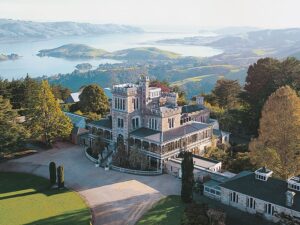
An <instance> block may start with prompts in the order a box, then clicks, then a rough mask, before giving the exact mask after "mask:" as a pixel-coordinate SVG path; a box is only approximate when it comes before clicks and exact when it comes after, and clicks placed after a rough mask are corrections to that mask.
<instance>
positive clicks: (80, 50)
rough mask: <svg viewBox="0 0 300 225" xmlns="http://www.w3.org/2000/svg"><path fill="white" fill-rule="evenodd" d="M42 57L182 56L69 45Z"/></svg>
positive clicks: (45, 52)
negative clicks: (111, 50)
mask: <svg viewBox="0 0 300 225" xmlns="http://www.w3.org/2000/svg"><path fill="white" fill-rule="evenodd" d="M37 55H38V56H40V57H44V56H49V57H57V58H66V59H75V58H86V59H88V58H111V59H119V60H132V61H146V60H171V59H178V58H180V57H181V56H180V55H179V54H177V53H174V52H170V51H165V50H161V49H158V48H153V47H141V48H129V49H124V50H120V51H115V52H107V51H105V50H103V49H97V48H93V47H90V46H88V45H83V44H67V45H63V46H60V47H58V48H53V49H43V50H40V51H39V53H38V54H37Z"/></svg>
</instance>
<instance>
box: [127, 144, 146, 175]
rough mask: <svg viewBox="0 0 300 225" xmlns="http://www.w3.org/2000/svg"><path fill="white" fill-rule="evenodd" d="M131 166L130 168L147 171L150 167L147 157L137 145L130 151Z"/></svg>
mask: <svg viewBox="0 0 300 225" xmlns="http://www.w3.org/2000/svg"><path fill="white" fill-rule="evenodd" d="M129 166H130V168H133V169H141V170H145V169H147V167H148V160H147V156H146V155H145V154H143V153H142V152H141V151H140V150H139V148H138V147H137V146H136V145H134V146H133V147H132V148H131V150H130V154H129Z"/></svg>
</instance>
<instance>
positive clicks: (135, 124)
mask: <svg viewBox="0 0 300 225" xmlns="http://www.w3.org/2000/svg"><path fill="white" fill-rule="evenodd" d="M131 122H132V128H133V129H135V128H138V127H139V126H140V124H139V122H140V120H139V118H138V117H136V118H133V119H132V120H131Z"/></svg>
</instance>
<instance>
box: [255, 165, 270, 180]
mask: <svg viewBox="0 0 300 225" xmlns="http://www.w3.org/2000/svg"><path fill="white" fill-rule="evenodd" d="M272 174H273V171H272V170H269V169H267V168H266V167H262V168H259V169H258V170H256V171H255V179H256V180H261V181H267V180H268V178H269V177H271V176H272Z"/></svg>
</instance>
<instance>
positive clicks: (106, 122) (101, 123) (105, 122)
mask: <svg viewBox="0 0 300 225" xmlns="http://www.w3.org/2000/svg"><path fill="white" fill-rule="evenodd" d="M89 124H91V125H95V126H97V127H103V128H107V129H112V120H111V119H109V118H105V119H101V120H97V121H92V122H90V123H89Z"/></svg>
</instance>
